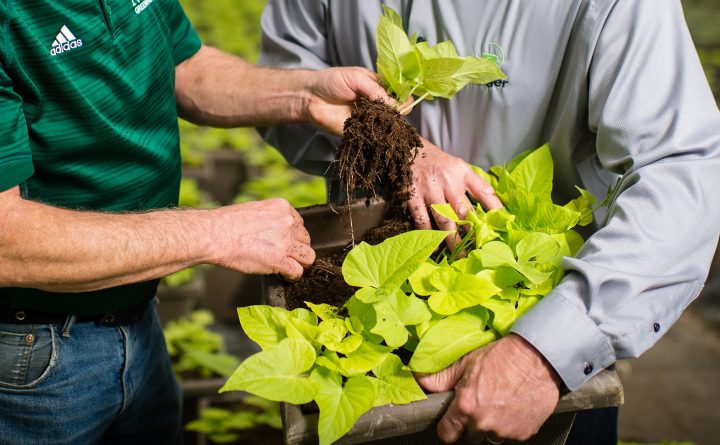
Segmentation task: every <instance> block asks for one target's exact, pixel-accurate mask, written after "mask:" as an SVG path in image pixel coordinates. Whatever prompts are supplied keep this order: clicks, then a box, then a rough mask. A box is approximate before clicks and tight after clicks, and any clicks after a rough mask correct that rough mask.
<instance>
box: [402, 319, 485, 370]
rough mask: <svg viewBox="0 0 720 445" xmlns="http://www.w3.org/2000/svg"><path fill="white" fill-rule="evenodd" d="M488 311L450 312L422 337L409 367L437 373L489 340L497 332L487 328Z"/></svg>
mask: <svg viewBox="0 0 720 445" xmlns="http://www.w3.org/2000/svg"><path fill="white" fill-rule="evenodd" d="M487 320H488V312H487V310H486V309H484V308H480V307H474V308H470V309H465V310H463V311H462V312H458V313H457V314H454V315H450V316H448V317H446V318H444V319H443V320H440V321H439V322H438V323H437V324H435V325H434V326H433V327H431V328H430V329H429V330H428V331H427V332H426V333H425V335H424V336H423V337H422V339H421V340H420V343H419V344H418V346H417V348H416V349H415V353H414V354H413V356H412V358H411V359H410V367H411V368H412V369H413V370H414V371H418V372H438V371H441V370H443V369H445V368H447V367H448V366H450V365H452V364H453V363H454V362H455V361H456V360H457V359H459V358H460V357H462V356H463V355H465V354H467V353H468V352H470V351H473V350H475V349H477V348H479V347H481V346H484V345H486V344H487V343H489V342H491V341H493V340H495V338H496V337H497V335H496V334H495V333H494V332H493V331H491V330H489V331H485V324H486V323H487Z"/></svg>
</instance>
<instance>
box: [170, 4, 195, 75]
mask: <svg viewBox="0 0 720 445" xmlns="http://www.w3.org/2000/svg"><path fill="white" fill-rule="evenodd" d="M170 12H171V14H170V29H171V30H172V55H173V60H174V61H175V65H178V64H180V63H181V62H183V61H184V60H186V59H189V58H190V57H191V56H192V55H194V54H195V53H196V52H198V50H199V49H200V46H201V41H200V36H198V34H197V32H196V31H195V28H194V27H193V26H192V24H191V23H190V20H188V18H187V15H185V11H184V10H183V8H182V6H181V5H180V3H179V2H178V1H177V0H173V2H172V10H171V11H170Z"/></svg>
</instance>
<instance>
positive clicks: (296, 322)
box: [285, 314, 320, 343]
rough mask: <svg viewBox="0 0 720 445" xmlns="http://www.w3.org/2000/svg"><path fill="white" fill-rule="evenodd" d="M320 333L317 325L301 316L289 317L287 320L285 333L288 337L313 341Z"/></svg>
mask: <svg viewBox="0 0 720 445" xmlns="http://www.w3.org/2000/svg"><path fill="white" fill-rule="evenodd" d="M313 315H314V314H313ZM315 323H317V319H315ZM319 333H320V331H319V329H318V327H317V326H315V325H313V324H310V323H308V322H307V321H305V320H302V319H299V318H294V317H288V319H287V321H286V322H285V334H286V335H287V337H288V338H296V339H301V340H306V341H308V342H310V343H313V342H314V341H315V337H317V336H318V334H319Z"/></svg>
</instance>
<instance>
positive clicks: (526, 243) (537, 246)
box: [515, 232, 562, 264]
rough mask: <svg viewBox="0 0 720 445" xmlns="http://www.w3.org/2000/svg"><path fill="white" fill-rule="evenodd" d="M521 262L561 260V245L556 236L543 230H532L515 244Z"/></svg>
mask: <svg viewBox="0 0 720 445" xmlns="http://www.w3.org/2000/svg"><path fill="white" fill-rule="evenodd" d="M515 252H516V253H517V256H518V262H519V263H520V264H525V263H550V262H559V261H560V260H561V259H562V257H560V256H559V255H560V245H559V244H558V242H557V241H555V238H553V237H552V236H551V235H547V234H545V233H541V232H530V233H528V234H527V235H526V236H524V237H523V239H521V240H520V241H519V242H518V243H517V246H515Z"/></svg>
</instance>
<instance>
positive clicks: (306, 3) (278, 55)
mask: <svg viewBox="0 0 720 445" xmlns="http://www.w3.org/2000/svg"><path fill="white" fill-rule="evenodd" d="M326 14H327V4H326V2H325V1H318V0H269V1H268V2H267V4H266V5H265V9H264V10H263V14H262V18H261V27H262V42H261V48H260V57H259V59H258V64H259V65H265V66H274V67H281V68H303V69H322V68H327V67H329V66H331V64H330V61H329V56H328V52H329V44H328V40H327V35H326V32H325V15H326ZM258 131H259V132H260V134H262V136H263V138H264V139H265V140H266V141H267V142H268V143H269V144H270V145H272V146H273V147H275V148H276V149H277V150H278V151H280V153H282V155H283V156H284V157H285V159H286V160H287V161H288V162H289V163H290V164H291V165H293V166H295V167H297V168H299V169H301V170H303V171H305V172H306V173H311V174H315V175H322V174H323V173H325V171H326V170H327V167H328V165H329V163H330V162H331V161H332V160H333V159H334V158H335V151H336V147H337V145H338V143H339V139H338V138H337V137H335V136H332V135H330V134H329V133H326V132H324V131H322V130H320V129H318V128H317V127H315V126H313V125H310V124H289V125H282V126H277V127H268V128H261V129H258Z"/></svg>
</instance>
